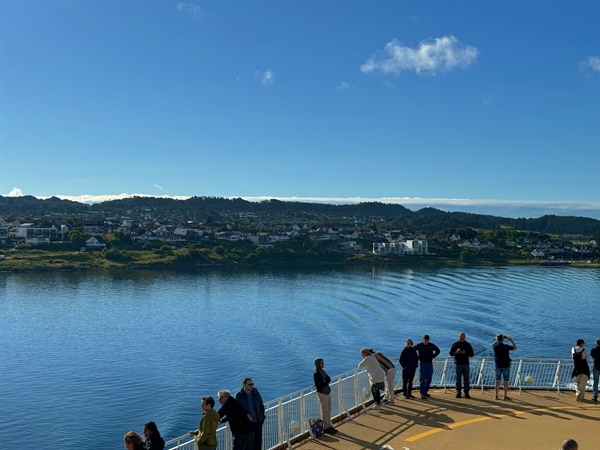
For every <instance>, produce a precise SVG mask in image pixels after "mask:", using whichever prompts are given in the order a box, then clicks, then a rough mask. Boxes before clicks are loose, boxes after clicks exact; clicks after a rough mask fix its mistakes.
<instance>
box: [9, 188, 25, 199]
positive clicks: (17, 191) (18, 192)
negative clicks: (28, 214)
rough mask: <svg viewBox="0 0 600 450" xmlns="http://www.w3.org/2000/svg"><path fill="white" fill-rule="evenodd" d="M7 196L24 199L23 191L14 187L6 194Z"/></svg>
mask: <svg viewBox="0 0 600 450" xmlns="http://www.w3.org/2000/svg"><path fill="white" fill-rule="evenodd" d="M6 196H7V197H22V196H23V191H22V190H21V189H19V188H18V187H14V188H12V190H11V191H10V192H9V193H8V194H6Z"/></svg>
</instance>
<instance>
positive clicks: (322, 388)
mask: <svg viewBox="0 0 600 450" xmlns="http://www.w3.org/2000/svg"><path fill="white" fill-rule="evenodd" d="M323 367H325V360H324V359H323V358H317V359H315V372H314V373H313V379H314V381H315V387H316V388H317V396H318V397H319V403H321V416H322V418H323V432H324V433H328V434H335V433H337V430H336V429H335V428H333V425H332V423H331V395H330V394H331V388H330V387H329V383H331V378H330V377H329V375H327V373H326V372H325V370H323Z"/></svg>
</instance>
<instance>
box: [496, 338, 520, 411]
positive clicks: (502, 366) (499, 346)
mask: <svg viewBox="0 0 600 450" xmlns="http://www.w3.org/2000/svg"><path fill="white" fill-rule="evenodd" d="M504 339H507V340H509V341H510V343H511V344H512V345H508V344H505V343H504ZM492 349H493V350H494V362H495V363H496V384H495V389H496V396H495V397H494V398H495V399H496V400H498V399H500V397H499V391H500V380H501V379H502V380H503V381H504V400H512V399H511V398H510V397H509V396H508V380H509V379H510V363H511V359H510V352H511V351H514V350H516V349H517V344H515V341H513V340H512V338H511V337H510V336H504V335H503V334H499V335H497V336H496V342H494V345H492Z"/></svg>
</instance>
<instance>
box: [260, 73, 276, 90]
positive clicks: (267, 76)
mask: <svg viewBox="0 0 600 450" xmlns="http://www.w3.org/2000/svg"><path fill="white" fill-rule="evenodd" d="M260 82H261V83H262V84H268V85H270V86H272V85H273V84H274V83H275V74H274V73H273V71H272V70H271V69H269V70H267V71H266V72H265V73H263V74H262V77H261V80H260Z"/></svg>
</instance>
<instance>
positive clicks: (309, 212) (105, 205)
mask: <svg viewBox="0 0 600 450" xmlns="http://www.w3.org/2000/svg"><path fill="white" fill-rule="evenodd" d="M146 213H149V214H151V215H152V217H154V218H156V219H157V220H170V221H181V222H183V221H189V220H193V221H198V222H200V221H204V220H206V219H208V218H211V219H212V220H214V221H220V220H234V219H235V220H237V219H238V218H239V213H255V214H256V215H257V217H258V219H259V220H261V221H268V222H294V223H296V222H303V223H306V222H310V223H312V224H323V225H329V226H335V225H336V224H338V225H341V224H343V225H349V224H353V223H354V221H355V219H357V220H360V219H367V220H372V221H382V220H383V221H385V222H388V223H389V225H390V226H392V227H394V228H397V229H405V230H414V231H416V230H419V231H423V232H425V233H435V232H438V231H440V230H443V229H446V228H463V227H472V228H477V229H494V228H497V227H498V226H508V227H511V228H514V229H517V230H528V231H537V232H542V233H551V234H564V233H569V234H583V235H585V236H592V235H595V234H596V233H598V232H599V231H600V220H597V219H592V218H589V217H574V216H555V215H545V216H542V217H539V218H533V219H525V218H518V219H512V218H506V217H497V216H491V215H484V214H472V213H463V212H445V211H441V210H439V209H435V208H423V209H421V210H419V211H411V210H409V209H407V208H405V207H404V206H402V205H396V204H390V203H379V202H366V203H359V204H355V205H333V204H323V203H302V202H284V201H279V200H266V201H263V202H249V201H247V200H243V199H241V198H235V199H226V198H221V197H191V198H189V199H187V200H174V199H167V198H158V197H133V198H127V199H122V200H111V201H107V202H102V203H96V204H92V205H88V204H84V203H79V202H73V201H70V200H61V199H59V198H57V197H51V198H48V199H38V198H36V197H33V196H23V197H4V196H0V217H1V218H3V219H5V220H6V219H9V218H16V217H19V218H29V219H32V220H33V219H39V218H43V217H48V216H54V217H61V216H73V215H79V216H81V217H85V216H94V217H96V218H98V217H115V216H118V217H122V216H128V217H132V218H138V217H140V216H141V215H143V214H146Z"/></svg>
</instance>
